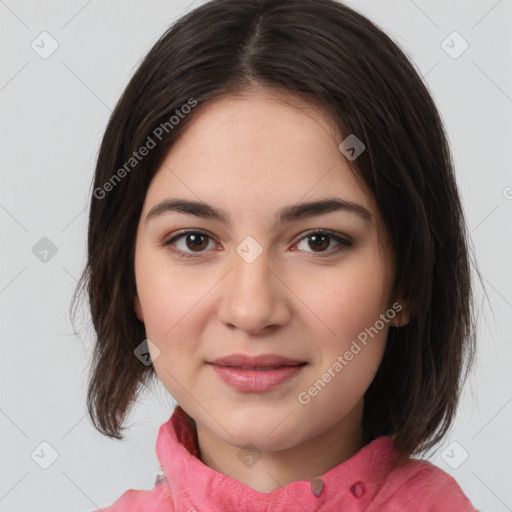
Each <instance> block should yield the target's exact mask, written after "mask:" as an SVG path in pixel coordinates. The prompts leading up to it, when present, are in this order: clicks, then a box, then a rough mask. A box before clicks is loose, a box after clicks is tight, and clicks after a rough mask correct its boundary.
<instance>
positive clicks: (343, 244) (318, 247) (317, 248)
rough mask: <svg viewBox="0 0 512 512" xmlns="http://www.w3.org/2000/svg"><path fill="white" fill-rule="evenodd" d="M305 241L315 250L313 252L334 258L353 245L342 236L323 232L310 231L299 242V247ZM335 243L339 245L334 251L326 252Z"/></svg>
mask: <svg viewBox="0 0 512 512" xmlns="http://www.w3.org/2000/svg"><path fill="white" fill-rule="evenodd" d="M303 240H307V241H306V242H305V243H306V244H307V246H308V247H310V248H313V249H314V250H313V251H312V252H314V253H318V254H319V255H320V256H332V255H333V254H337V253H339V252H340V251H342V250H344V249H346V248H348V247H352V245H353V243H352V242H351V241H350V240H348V239H346V238H343V237H342V236H341V235H338V234H336V233H332V232H330V231H323V230H322V231H310V232H309V233H307V234H306V236H304V237H302V238H301V239H300V240H299V242H298V244H297V245H299V244H300V243H301V242H302V241H303ZM333 241H334V242H335V243H336V244H338V245H337V246H336V247H335V248H334V249H331V250H330V251H326V250H325V249H327V248H328V247H329V246H330V245H331V243H332V242H333Z"/></svg>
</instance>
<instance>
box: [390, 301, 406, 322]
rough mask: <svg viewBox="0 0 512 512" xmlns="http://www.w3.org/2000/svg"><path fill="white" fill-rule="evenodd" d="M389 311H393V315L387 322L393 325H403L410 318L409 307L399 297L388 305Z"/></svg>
mask: <svg viewBox="0 0 512 512" xmlns="http://www.w3.org/2000/svg"><path fill="white" fill-rule="evenodd" d="M390 310H391V311H394V312H395V316H394V317H393V318H391V320H390V322H389V324H390V325H391V326H393V327H403V326H404V325H407V324H408V323H409V322H410V320H411V311H410V307H409V306H408V304H407V303H406V302H404V301H403V300H401V299H398V300H396V301H395V302H394V303H393V305H392V306H391V307H390Z"/></svg>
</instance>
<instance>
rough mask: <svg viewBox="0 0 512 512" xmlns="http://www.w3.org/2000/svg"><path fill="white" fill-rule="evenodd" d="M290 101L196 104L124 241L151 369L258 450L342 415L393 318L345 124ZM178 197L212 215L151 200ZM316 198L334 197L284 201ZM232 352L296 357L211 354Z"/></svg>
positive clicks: (308, 433) (221, 431) (213, 423)
mask: <svg viewBox="0 0 512 512" xmlns="http://www.w3.org/2000/svg"><path fill="white" fill-rule="evenodd" d="M290 98H291V97H288V98H285V97H283V96H278V95H277V93H271V92H269V91H259V92H253V93H250V94H249V93H246V94H244V95H242V96H230V97H225V98H223V99H220V100H216V101H214V102H211V103H209V104H208V105H206V106H205V108H204V109H203V110H202V111H200V112H198V116H197V117H196V118H195V119H194V120H193V121H192V123H191V124H190V125H189V126H188V127H187V129H186V130H185V131H184V132H183V133H182V135H181V136H180V138H179V139H178V140H177V142H176V143H175V144H174V145H173V147H172V148H171V150H170V152H169V153H168V154H167V155H166V158H165V161H164V162H163V164H162V166H161V168H160V169H159V170H158V171H157V173H156V174H155V176H154V178H153V180H152V182H151V184H150V186H149V189H148V191H147V195H146V198H145V203H144V207H143V210H142V214H141V217H140V222H139V225H138V230H137V238H136V250H135V277H136V285H137V295H136V297H135V301H134V306H135V311H136V314H137V316H138V318H139V319H140V320H141V321H143V322H144V324H145V329H146V335H147V338H148V339H149V340H150V341H151V343H150V344H149V346H150V352H151V355H152V358H153V365H154V369H155V371H156V373H157V375H158V377H159V379H160V380H161V382H162V383H163V385H164V386H165V387H166V389H167V390H168V391H169V393H170V394H171V395H172V396H173V397H174V398H175V400H176V401H177V402H178V403H179V404H180V405H181V406H182V407H183V409H184V410H185V411H186V412H187V413H188V414H189V415H190V416H192V417H193V418H194V419H195V421H196V423H197V425H198V429H199V428H201V429H204V430H206V431H208V432H209V433H210V434H212V435H214V436H216V437H217V438H219V439H220V440H222V441H225V442H226V443H229V444H230V445H232V446H238V447H241V446H243V445H244V444H246V443H247V442H251V443H253V444H255V445H256V446H258V447H259V448H260V449H261V450H268V451H275V450H280V449H286V448H290V447H293V446H297V445H299V444H300V443H302V442H306V441H308V440H309V439H312V438H314V437H315V436H318V435H321V434H322V433H323V432H326V431H327V430H329V429H332V428H333V427H335V426H336V425H338V424H341V423H342V422H343V421H344V420H347V418H352V417H354V416H353V414H352V411H355V410H359V409H360V408H361V407H360V406H361V404H362V400H363V395H364V393H365V391H366V389H367V388H368V386H369V385H370V383H371V381H372V379H373V377H374V375H375V373H376V371H377V369H378V367H379V364H380V362H381V359H382V355H383V351H384V347H385V342H386V336H387V332H388V328H389V326H390V325H398V322H399V321H402V323H403V319H402V320H400V317H401V315H400V314H398V309H399V308H398V307H397V306H396V302H395V301H394V298H393V297H392V296H391V288H392V285H393V280H394V268H393V261H394V259H393V255H392V251H391V248H390V247H389V245H388V244H387V242H386V241H385V237H384V238H383V236H382V233H381V235H380V236H379V232H383V231H382V224H381V219H380V216H379V212H378V211H377V208H376V205H375V203H374V200H373V198H372V196H371V195H370V194H369V193H368V192H367V191H366V190H365V189H364V187H363V185H362V183H361V182H360V181H359V180H358V179H357V178H356V177H355V175H354V174H353V172H351V170H350V168H349V167H348V165H347V162H346V160H345V157H344V156H343V154H342V153H341V152H340V150H339V149H338V145H339V144H340V142H341V141H342V140H343V137H341V136H339V135H338V134H336V133H335V132H336V130H335V129H334V128H333V127H332V124H331V123H329V122H328V121H327V120H326V119H324V118H323V117H322V116H321V115H320V114H319V113H318V111H316V110H315V109H314V108H313V107H312V106H311V105H309V104H305V103H302V102H301V100H300V99H297V98H295V100H294V101H295V102H296V104H297V105H298V106H293V105H289V104H287V103H286V101H282V100H283V99H284V100H286V99H288V100H289V99H290ZM292 99H293V98H292ZM178 199H179V200H183V201H195V202H202V203H207V205H209V206H210V207H211V208H213V209H215V210H222V213H223V214H224V217H223V216H222V215H220V216H215V215H202V214H201V211H202V212H203V213H204V212H209V211H210V210H209V209H206V208H203V209H202V210H198V209H197V208H196V209H195V210H192V209H191V208H183V207H182V208H173V207H172V205H170V204H167V206H165V202H166V201H171V200H178ZM326 199H329V200H336V201H338V203H339V204H340V205H341V207H339V208H334V207H331V208H330V209H325V208H324V209H322V208H319V207H318V206H317V207H316V208H315V207H311V208H309V209H307V208H306V209H298V208H297V207H299V206H300V205H302V204H303V203H314V202H317V201H321V200H326ZM162 203H163V204H164V205H163V206H162ZM158 205H160V207H159V208H158V210H157V211H155V207H157V206H158ZM152 211H153V213H152V214H150V215H149V217H148V213H150V212H152ZM193 211H195V213H193ZM187 212H188V213H187ZM283 212H285V213H287V215H283ZM294 212H295V215H293V213H294ZM364 212H366V213H364ZM280 214H281V215H280ZM394 303H395V307H394V308H393V304H394ZM365 334H366V336H365ZM363 340H364V341H363ZM141 341H142V340H141ZM357 347H359V349H358V348H357ZM232 354H243V355H246V356H260V355H268V354H273V355H277V356H281V357H284V358H288V359H292V360H294V361H295V362H296V363H297V362H300V363H303V364H301V365H300V366H296V367H295V368H291V367H290V366H288V367H287V368H283V367H281V368H280V369H275V368H274V369H273V370H255V369H253V370H243V369H238V370H236V369H233V368H232V369H231V370H230V369H226V368H224V369H220V368H219V366H215V365H212V364H210V363H211V362H213V361H215V360H216V359H218V358H223V357H225V356H229V355H232ZM278 363H279V364H278ZM278 363H276V364H273V365H272V366H280V365H281V362H278ZM246 366H247V365H246ZM249 366H250V364H249ZM244 372H245V373H244ZM256 372H258V373H256ZM237 383H238V384H237ZM354 418H355V419H354V421H355V422H360V416H358V417H357V418H356V417H354Z"/></svg>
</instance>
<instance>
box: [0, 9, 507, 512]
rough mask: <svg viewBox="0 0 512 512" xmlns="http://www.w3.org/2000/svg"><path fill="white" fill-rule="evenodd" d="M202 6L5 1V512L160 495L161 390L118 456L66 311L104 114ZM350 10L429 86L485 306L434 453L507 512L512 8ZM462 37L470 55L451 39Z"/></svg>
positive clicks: (168, 407) (1, 136)
mask: <svg viewBox="0 0 512 512" xmlns="http://www.w3.org/2000/svg"><path fill="white" fill-rule="evenodd" d="M200 3H202V2H194V3H191V2H189V1H184V0H183V1H182V0H179V1H178V0H174V1H169V0H166V1H164V0H147V1H144V2H137V1H135V0H130V1H123V2H121V1H119V0H118V1H108V2H105V1H104V2H100V1H99V0H90V1H88V2H87V1H84V0H72V1H70V0H68V1H66V2H64V0H60V1H52V2H43V1H36V0H23V1H21V0H6V1H1V0H0V20H1V35H0V38H1V50H0V52H1V70H0V102H1V125H0V126H1V133H0V141H1V151H0V162H1V170H2V187H1V190H0V223H1V227H2V233H3V240H4V242H3V243H2V251H1V254H2V263H1V267H0V268H1V270H0V306H1V322H2V324H1V325H2V328H1V331H0V332H1V334H0V335H1V357H0V365H1V373H0V379H1V382H0V393H1V395H0V428H1V436H0V454H1V455H0V460H1V461H2V465H1V470H0V471H1V472H0V511H1V512H13V511H23V512H30V511H36V510H37V511H39V512H44V511H50V510H51V511H52V512H60V511H62V512H63V511H67V512H69V511H77V512H78V511H84V512H85V511H90V510H93V509H95V508H97V507H100V506H107V505H110V504H112V503H113V502H114V501H115V500H116V499H117V498H118V497H119V496H120V495H121V494H122V493H123V492H124V491H126V490H127V489H129V488H134V489H149V488H151V487H152V486H153V484H154V479H155V475H156V473H157V472H158V470H159V466H158V461H157V459H156V455H155V440H156V435H157V432H158V428H159V426H160V425H161V424H162V423H164V422H165V421H167V419H168V418H169V416H170V412H172V409H173V407H174V402H173V400H172V398H171V397H170V396H169V395H168V394H167V392H166V391H165V390H164V389H163V387H162V386H161V385H159V386H158V387H156V388H155V389H154V390H152V391H151V392H148V393H147V394H146V395H145V396H143V397H142V398H141V399H140V400H139V403H138V404H137V405H136V407H135V408H134V410H133V412H132V414H131V416H130V418H129V423H130V424H131V425H132V426H131V428H130V431H129V433H128V436H127V439H126V440H125V441H124V442H120V441H115V440H109V439H108V438H106V437H103V436H101V435H100V434H99V433H98V432H96V431H95V430H94V429H93V427H92V425H91V423H90V421H89V420H88V418H87V417H86V415H85V393H86V383H87V371H88V366H87V365H88V362H89V357H90V353H91V335H90V332H89V333H86V334H85V335H83V336H82V339H79V338H77V337H76V336H74V335H73V334H72V327H71V323H70V320H69V315H68V308H69V303H70V299H71V294H72V292H73V289H74V286H75V284H76V279H77V277H78V276H79V274H80V271H81V269H82V266H83V264H84V261H85V259H84V258H85V240H86V227H87V215H88V197H89V193H90V186H91V179H92V173H93V168H94V163H95V157H96V154H97V150H98V147H99V142H100V139H101V135H102V132H103V130H104V128H105V125H106V122H107V119H108V116H109V114H110V111H111V109H112V108H113V107H114V105H115V103H116V101H117V99H118V98H119V95H120V94H121V92H122V90H123V88H124V86H125V85H126V83H127V81H128V80H129V78H130V76H131V75H132V73H133V72H134V70H135V68H136V66H137V64H138V63H139V62H140V60H141V58H142V57H143V56H144V55H145V53H146V52H147V51H148V50H149V49H150V47H151V46H152V44H153V43H154V42H155V41H156V39H157V38H158V37H159V36H160V35H161V33H162V32H163V31H164V30H165V29H166V28H167V26H168V25H169V24H170V23H171V22H172V21H173V20H175V19H176V18H177V17H179V16H181V15H182V14H184V13H185V12H187V11H188V10H189V9H190V8H191V7H193V6H196V5H198V4H200ZM349 4H350V5H352V6H353V7H355V8H356V9H357V10H359V11H361V12H362V13H364V14H366V15H367V16H368V17H370V18H371V19H373V20H374V21H375V22H377V23H378V24H379V25H380V26H381V27H382V28H383V29H384V30H385V31H386V32H388V33H389V34H390V35H391V36H392V37H393V38H394V39H395V41H397V42H398V43H399V44H400V45H401V46H402V48H403V49H404V50H405V51H406V52H407V53H408V54H409V56H410V57H411V59H412V60H413V61H414V62H415V64H416V66H417V68H418V69H419V71H420V72H421V74H422V75H424V76H425V80H426V82H427V83H428V85H429V87H430V89H431V91H432V93H433V95H434V98H435V100H436V101H437V104H438V106H439V109H440V111H441V114H442V116H443V118H444V120H445V123H446V126H447V131H448V134H449V137H450V141H451V143H452V148H453V155H454V159H455V164H456V169H457V175H458V181H459V184H460V189H461V193H462V196H463V202H464V206H465V210H466V214H467V219H468V224H469V228H470V231H471V236H472V240H473V243H474V246H475V251H476V254H477V257H478V262H479V265H480V269H481V272H482V275H483V277H484V283H485V287H486V290H487V299H486V298H485V294H484V292H483V290H482V289H481V288H478V289H477V290H476V292H477V296H478V299H479V303H480V311H481V323H480V327H479V354H478V356H479V359H478V363H477V366H476V367H475V370H474V372H473V374H472V377H471V380H470V381H469V383H468V384H467V386H466V388H465V390H464V394H463V399H462V403H461V406H460V408H459V411H458V415H457V421H456V423H455V425H454V428H453V429H452V431H451V433H450V435H449V436H448V437H447V438H446V442H445V443H444V444H443V445H442V446H440V447H439V449H438V450H437V451H436V452H434V453H432V454H428V455H429V457H430V460H431V461H432V462H433V463H434V464H436V465H438V466H439V467H441V468H442V469H443V470H445V471H447V472H448V473H449V474H451V475H453V476H454V477H455V478H456V480H457V481H458V483H459V484H460V486H461V487H462V489H463V490H464V492H465V493H466V494H467V495H468V496H469V497H470V498H471V500H472V501H473V503H474V504H475V506H476V507H477V508H479V509H481V510H485V511H495V512H501V511H506V510H512V486H511V485H510V482H511V476H512V463H511V460H512V442H511V434H510V432H511V431H512V429H511V425H512V382H511V378H510V363H511V362H512V343H511V340H510V332H511V328H512V322H511V318H512V286H511V284H512V282H511V273H510V270H509V264H510V261H512V254H511V253H512V250H511V249H512V247H511V240H510V233H511V230H510V221H511V210H512V188H511V187H512V175H511V173H510V169H511V166H510V164H511V156H510V136H511V134H512V130H511V124H512V116H511V113H512V83H511V75H512V74H511V68H510V62H511V53H512V52H511V48H512V45H511V42H512V36H511V31H510V26H511V22H512V0H500V1H496V0H479V1H475V0H474V1H452V2H445V1H442V0H439V1H434V0H423V1H422V0H415V1H412V0H397V1H393V2H390V1H388V2H379V1H376V0H374V1H369V0H368V1H364V0H357V1H356V0H353V1H351V2H349ZM43 31H47V32H48V33H49V34H51V37H52V38H53V39H54V40H56V41H57V43H58V48H57V50H56V51H55V52H54V53H53V54H51V55H50V56H48V57H47V58H42V57H41V56H40V53H37V52H36V51H35V50H34V49H33V48H32V47H31V44H32V42H33V41H35V42H34V45H39V48H38V51H39V52H42V51H48V50H49V49H51V46H50V44H51V40H50V39H48V38H47V39H45V40H44V41H45V42H44V49H43V48H42V46H43V43H42V42H41V37H48V36H39V35H40V34H41V33H42V32H43ZM454 31H457V32H458V33H459V34H460V36H461V37H462V38H463V39H461V38H459V37H458V36H456V35H455V36H450V37H449V38H448V39H446V38H447V36H449V35H450V34H451V33H452V32H454ZM464 40H465V41H467V43H468V44H469V47H468V49H467V50H466V51H465V52H464V53H462V54H460V55H458V54H459V53H460V51H461V50H462V49H463V48H464ZM443 41H445V43H443ZM447 51H448V52H451V54H452V55H451V56H450V55H449V54H448V53H447ZM454 56H456V57H457V58H453V57H454ZM43 237H47V238H48V239H49V240H51V242H52V243H53V244H54V245H55V247H56V249H57V252H56V254H54V255H52V253H51V252H49V253H48V254H47V255H46V261H41V259H40V258H41V257H42V256H39V257H36V254H34V252H36V253H37V250H34V252H33V247H34V246H36V249H38V250H41V247H40V246H39V245H36V244H38V243H39V244H43V246H44V244H48V241H43V242H39V241H40V239H41V238H43ZM82 317H83V321H84V322H85V321H87V320H88V318H89V317H88V312H87V311H83V312H82ZM42 442H47V443H49V444H50V445H51V446H52V447H53V449H54V450H56V452H57V453H58V457H57V459H56V460H55V461H54V462H53V463H52V464H51V465H50V466H49V467H48V468H47V469H43V468H42V467H40V464H43V465H44V464H45V463H49V462H51V449H49V448H48V447H46V448H45V446H46V445H43V447H41V446H40V444H41V443H42ZM452 443H458V444H452ZM34 450H35V453H39V457H37V456H36V455H34V457H32V455H31V454H33V453H34ZM41 450H42V451H41ZM466 453H467V459H466V460H464V457H465V456H466ZM36 460H37V462H36Z"/></svg>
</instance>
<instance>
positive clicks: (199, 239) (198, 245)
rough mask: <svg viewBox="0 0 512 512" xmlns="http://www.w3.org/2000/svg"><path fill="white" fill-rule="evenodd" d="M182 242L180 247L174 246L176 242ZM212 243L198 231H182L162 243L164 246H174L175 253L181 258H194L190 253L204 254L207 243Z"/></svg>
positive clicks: (209, 238) (208, 237) (205, 235)
mask: <svg viewBox="0 0 512 512" xmlns="http://www.w3.org/2000/svg"><path fill="white" fill-rule="evenodd" d="M182 239H183V242H184V243H182V245H181V247H178V246H177V245H176V243H177V242H182ZM209 241H213V240H212V238H211V237H210V236H209V235H207V234H205V233H202V232H200V231H184V232H182V233H180V234H178V235H176V236H174V237H173V238H171V239H170V240H167V241H165V242H164V243H163V245H164V246H176V249H173V250H175V251H176V252H178V253H180V255H181V256H182V257H185V258H186V257H192V258H193V257H194V254H192V253H201V252H204V249H206V247H208V242H209Z"/></svg>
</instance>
